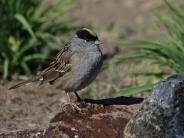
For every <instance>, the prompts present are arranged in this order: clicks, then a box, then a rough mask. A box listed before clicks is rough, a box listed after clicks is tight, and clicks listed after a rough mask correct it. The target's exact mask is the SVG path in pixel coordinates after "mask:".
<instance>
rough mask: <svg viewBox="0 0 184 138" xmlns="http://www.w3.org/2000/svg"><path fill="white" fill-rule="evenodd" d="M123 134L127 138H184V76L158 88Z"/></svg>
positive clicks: (164, 82) (155, 88)
mask: <svg viewBox="0 0 184 138" xmlns="http://www.w3.org/2000/svg"><path fill="white" fill-rule="evenodd" d="M124 133H125V137H126V138H184V76H173V77H170V78H168V79H167V80H165V81H162V82H160V83H159V84H157V85H156V86H155V87H154V89H153V91H152V95H151V96H150V97H149V98H148V99H146V100H145V101H144V102H143V103H142V107H141V108H140V110H139V112H138V113H137V114H136V116H135V117H134V118H133V119H132V120H131V121H129V123H128V124H127V126H126V128H125V131H124Z"/></svg>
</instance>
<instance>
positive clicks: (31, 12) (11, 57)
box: [0, 0, 77, 79]
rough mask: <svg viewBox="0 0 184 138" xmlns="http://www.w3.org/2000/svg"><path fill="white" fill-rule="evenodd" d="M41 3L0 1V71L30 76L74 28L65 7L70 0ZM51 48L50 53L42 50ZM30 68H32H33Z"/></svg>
mask: <svg viewBox="0 0 184 138" xmlns="http://www.w3.org/2000/svg"><path fill="white" fill-rule="evenodd" d="M51 4H52V5H51V6H50V7H49V6H43V3H42V0H1V1H0V17H1V20H0V30H1V31H0V51H1V52H0V63H1V64H0V74H2V75H3V77H4V78H5V79H6V78H7V77H10V75H11V74H13V73H19V74H26V75H30V74H31V73H33V72H34V71H36V70H37V69H38V68H40V66H38V65H41V64H43V63H44V62H45V61H47V59H48V58H49V57H50V53H52V50H54V49H56V47H57V45H58V44H57V43H56V42H58V40H60V38H61V37H62V38H63V39H64V38H65V37H66V36H67V34H68V33H69V32H71V30H73V29H74V28H75V27H74V25H73V24H72V23H73V21H74V20H75V18H74V17H73V16H70V15H69V12H68V11H69V10H71V9H72V8H74V7H76V5H77V3H76V2H75V1H73V0H64V1H62V2H61V1H58V0H54V1H52V3H51ZM48 50H51V52H50V51H49V53H48V52H44V51H48ZM33 67H34V69H33Z"/></svg>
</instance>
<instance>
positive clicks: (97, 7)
mask: <svg viewBox="0 0 184 138" xmlns="http://www.w3.org/2000/svg"><path fill="white" fill-rule="evenodd" d="M80 3H81V4H80V12H81V16H82V17H81V19H80V22H81V24H84V25H86V24H90V25H92V26H93V25H94V26H99V27H101V28H102V29H104V30H107V31H108V29H109V28H110V27H111V26H112V24H115V23H118V24H120V25H121V26H122V33H123V35H124V36H125V37H139V36H145V37H147V34H146V33H143V28H144V27H145V26H144V25H145V24H148V23H149V21H150V20H151V18H149V17H150V16H151V15H152V14H153V13H152V12H153V10H154V9H155V8H158V7H159V6H160V4H161V0H154V1H153V0H93V1H92V0H80ZM149 19H150V20H149ZM104 32H105V31H104ZM104 32H102V33H100V34H99V35H101V36H102V37H103V38H102V39H104V40H106V41H105V44H104V45H106V47H103V51H104V53H108V52H109V53H113V52H112V51H115V50H116V47H115V45H114V43H113V41H111V39H109V36H107V35H106V33H104ZM105 79H106V78H105V77H104V75H103V72H102V74H101V75H99V76H98V78H97V80H96V81H95V82H94V84H98V82H99V80H100V81H103V80H105ZM15 83H17V81H14V82H7V83H2V84H1V85H0V134H2V133H3V134H5V133H9V132H12V133H13V131H17V130H23V129H28V130H29V131H28V133H29V132H30V131H33V132H35V131H37V130H38V131H39V130H40V131H42V130H43V129H44V128H47V127H49V121H50V120H51V119H52V118H53V117H54V116H55V115H56V114H57V113H59V112H60V110H61V106H62V104H63V103H66V102H67V100H66V95H65V93H64V92H61V91H59V90H56V89H55V88H53V87H50V86H47V85H44V86H37V85H36V84H33V85H29V86H25V87H22V88H19V89H16V90H11V91H9V90H8V87H10V86H11V85H12V84H15ZM126 108H127V109H126V110H128V108H129V106H127V107H126ZM108 110H109V111H108V112H110V110H111V108H110V107H109V109H108ZM123 110H124V108H123ZM131 110H132V111H131V112H132V113H131V114H125V115H124V118H127V119H124V120H122V121H121V124H126V123H127V121H128V120H129V119H130V118H131V117H132V115H133V113H135V112H136V111H137V105H135V107H133V108H132V109H131ZM102 112H103V110H102ZM92 114H93V113H91V115H92ZM99 114H100V113H99ZM89 116H90V115H89ZM56 118H57V117H56ZM56 118H55V119H56ZM86 118H87V117H85V118H84V119H83V121H86ZM53 121H54V119H52V120H51V122H53ZM66 122H67V120H66ZM67 123H71V122H67ZM86 123H88V122H86ZM98 125H99V126H102V124H98ZM103 125H104V124H103ZM107 130H108V129H107ZM95 131H96V130H95ZM24 132H25V133H26V131H24ZM0 136H2V135H0Z"/></svg>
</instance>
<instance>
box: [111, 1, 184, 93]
mask: <svg viewBox="0 0 184 138" xmlns="http://www.w3.org/2000/svg"><path fill="white" fill-rule="evenodd" d="M164 2H165V5H166V7H167V9H166V10H165V11H164V12H161V13H159V15H158V19H159V21H160V22H161V24H162V25H163V26H164V28H165V30H166V33H165V35H164V37H165V38H164V40H161V41H156V40H132V41H128V42H125V43H123V44H122V46H125V45H126V46H127V47H131V48H133V49H134V51H132V52H129V53H128V54H125V55H118V56H116V57H114V58H113V59H112V60H111V63H110V67H111V68H112V66H113V65H116V64H118V63H120V62H122V61H125V60H130V59H136V60H137V59H141V60H142V59H144V60H145V59H146V60H148V61H149V62H150V63H152V65H153V64H156V65H158V66H160V67H169V68H170V69H171V70H172V72H171V74H183V73H184V62H183V61H184V13H183V12H182V9H181V7H180V6H181V5H178V4H175V3H174V2H172V1H169V0H164ZM144 74H146V76H156V75H157V77H163V76H165V75H166V74H165V73H164V72H163V71H160V72H148V73H144ZM152 87H153V85H152V84H145V85H143V86H138V87H135V88H130V89H123V90H120V92H121V94H123V95H124V94H125V95H132V94H136V93H140V92H144V91H147V90H150V89H151V88H152ZM124 92H125V93H124Z"/></svg>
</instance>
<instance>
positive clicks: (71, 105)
mask: <svg viewBox="0 0 184 138" xmlns="http://www.w3.org/2000/svg"><path fill="white" fill-rule="evenodd" d="M61 109H62V111H64V112H68V111H71V112H75V113H82V109H81V108H80V107H79V106H78V105H77V104H75V103H67V104H64V105H62V107H61Z"/></svg>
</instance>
